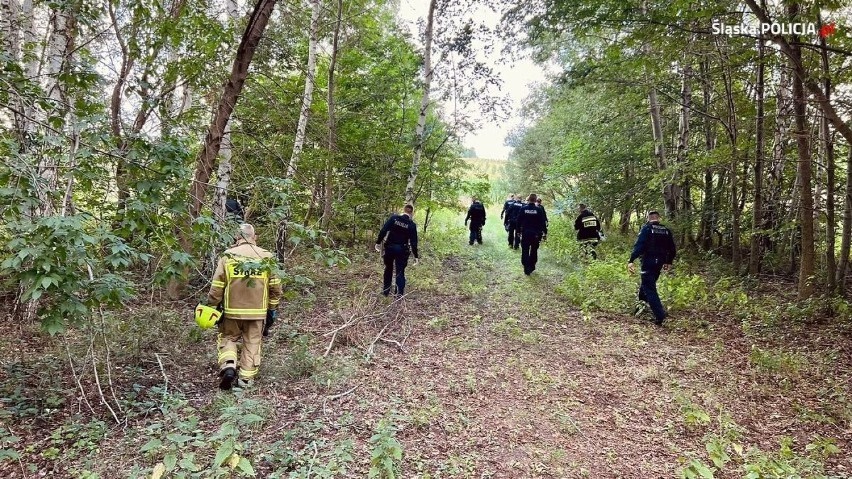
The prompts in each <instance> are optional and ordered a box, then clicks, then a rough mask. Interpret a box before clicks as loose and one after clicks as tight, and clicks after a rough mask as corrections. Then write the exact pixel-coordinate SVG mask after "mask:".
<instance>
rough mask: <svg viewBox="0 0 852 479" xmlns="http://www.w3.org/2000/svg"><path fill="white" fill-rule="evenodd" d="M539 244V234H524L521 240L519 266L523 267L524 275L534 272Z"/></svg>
mask: <svg viewBox="0 0 852 479" xmlns="http://www.w3.org/2000/svg"><path fill="white" fill-rule="evenodd" d="M539 244H541V234H535V233H524V234H523V236H522V238H521V264H522V265H524V274H530V273H532V272H533V271H535V264H536V263H537V262H538V246H539Z"/></svg>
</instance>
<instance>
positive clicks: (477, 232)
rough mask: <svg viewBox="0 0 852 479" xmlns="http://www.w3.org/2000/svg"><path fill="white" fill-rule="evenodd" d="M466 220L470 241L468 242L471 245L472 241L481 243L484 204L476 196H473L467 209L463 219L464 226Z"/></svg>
mask: <svg viewBox="0 0 852 479" xmlns="http://www.w3.org/2000/svg"><path fill="white" fill-rule="evenodd" d="M468 221H470V242H469V243H468V244H470V245H473V242H474V241H476V242H477V243H479V244H482V227H483V226H484V225H485V206H483V205H482V203H480V202H479V200H477V199H476V198H473V203H471V205H470V208H468V210H467V216H466V217H465V219H464V225H465V226H467V222H468Z"/></svg>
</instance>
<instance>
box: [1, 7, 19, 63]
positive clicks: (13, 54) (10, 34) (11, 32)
mask: <svg viewBox="0 0 852 479" xmlns="http://www.w3.org/2000/svg"><path fill="white" fill-rule="evenodd" d="M0 48H2V49H3V51H4V52H5V53H6V54H7V55H9V57H10V58H11V59H12V61H15V62H17V61H18V60H19V59H20V48H21V6H20V5H19V4H18V0H2V1H0Z"/></svg>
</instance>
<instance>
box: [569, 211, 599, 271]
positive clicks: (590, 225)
mask: <svg viewBox="0 0 852 479" xmlns="http://www.w3.org/2000/svg"><path fill="white" fill-rule="evenodd" d="M577 209H578V210H580V214H579V215H578V216H577V219H576V220H574V229H575V230H577V241H578V242H579V243H580V251H581V252H582V254H583V256H587V257H591V258H592V259H598V252H597V251H595V248H597V246H598V243H599V242H600V240H601V235H602V232H601V222H600V220H599V219H598V217H597V216H595V214H594V213H592V212H591V211H589V208H588V207H587V206H586V205H585V204H584V203H580V204H579V205H578V206H577Z"/></svg>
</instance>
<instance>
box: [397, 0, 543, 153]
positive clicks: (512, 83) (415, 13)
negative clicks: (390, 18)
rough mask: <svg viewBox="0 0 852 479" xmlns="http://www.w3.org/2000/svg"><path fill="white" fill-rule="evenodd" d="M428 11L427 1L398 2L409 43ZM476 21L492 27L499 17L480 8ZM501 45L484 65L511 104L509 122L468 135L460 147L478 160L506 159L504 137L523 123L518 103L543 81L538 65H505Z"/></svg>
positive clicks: (507, 150) (524, 61)
mask: <svg viewBox="0 0 852 479" xmlns="http://www.w3.org/2000/svg"><path fill="white" fill-rule="evenodd" d="M428 7H429V2H428V1H427V0H401V2H400V8H399V19H400V22H402V23H403V24H405V25H406V26H407V27H408V28H409V29H410V31H411V32H412V35H413V40H414V41H415V42H416V43H418V44H420V43H422V42H421V35H420V34H419V33H418V32H417V21H418V19H422V18H424V17H425V16H426V11H427V9H428ZM477 18H478V19H480V20H482V21H483V22H484V23H485V24H486V26H488V27H494V26H496V25H497V24H498V23H499V22H500V15H499V14H498V13H495V12H493V11H489V10H488V9H486V8H480V11H478V12H477ZM502 47H503V43H502V42H500V43H499V44H498V48H496V49H495V53H494V54H493V55H492V56H491V58H489V62H488V64H489V65H490V66H492V67H493V68H494V71H495V73H496V74H497V76H499V77H500V78H501V79H502V80H503V92H504V93H505V94H506V95H507V96H508V97H509V99H510V101H511V111H510V116H509V118H508V119H507V120H506V121H504V122H501V123H492V124H487V125H484V126H483V127H482V128H481V129H480V130H479V131H477V132H475V133H472V134H469V135H468V136H467V137H466V138H465V140H464V145H465V146H466V147H469V148H473V149H474V150H476V153H477V155H478V156H479V157H480V158H491V159H507V158H508V156H509V153H510V152H511V148H510V147H508V146H506V145H505V140H506V136H507V135H508V134H509V132H510V131H511V130H512V129H513V128H515V127H516V126H518V125H520V124H521V123H522V122H523V118H521V116H520V109H521V103H522V101H523V99H524V98H525V97H526V96H527V95H528V93H529V91H530V88H531V86H532V85H533V84H534V83H535V82H542V81H544V79H545V72H544V70H543V69H542V67H541V65H538V64H536V63H534V62H532V61H531V60H529V59H521V60H519V61H516V62H511V61H505V60H508V58H506V57H503V56H502V55H501V54H500V53H499V52H500V50H501V49H502Z"/></svg>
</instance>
